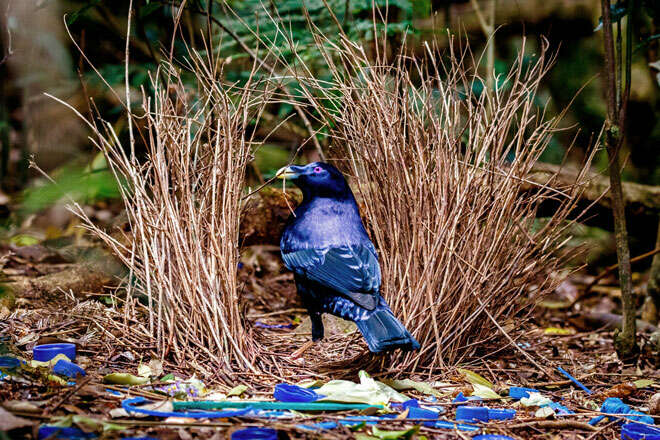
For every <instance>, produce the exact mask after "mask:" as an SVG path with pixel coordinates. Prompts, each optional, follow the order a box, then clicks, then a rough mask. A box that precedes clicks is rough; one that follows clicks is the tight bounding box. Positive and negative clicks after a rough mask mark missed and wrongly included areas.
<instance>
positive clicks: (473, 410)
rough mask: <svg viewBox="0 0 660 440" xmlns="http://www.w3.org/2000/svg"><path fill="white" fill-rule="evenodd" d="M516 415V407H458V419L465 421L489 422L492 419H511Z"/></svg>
mask: <svg viewBox="0 0 660 440" xmlns="http://www.w3.org/2000/svg"><path fill="white" fill-rule="evenodd" d="M515 416H516V410H515V409H491V408H488V407H486V406H465V405H463V406H459V407H458V408H456V420H460V421H464V422H489V421H490V420H509V419H513V418H514V417H515Z"/></svg>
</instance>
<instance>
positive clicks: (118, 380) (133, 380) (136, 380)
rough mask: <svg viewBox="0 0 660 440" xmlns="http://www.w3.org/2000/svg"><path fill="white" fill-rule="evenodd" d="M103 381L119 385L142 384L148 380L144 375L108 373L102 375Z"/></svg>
mask: <svg viewBox="0 0 660 440" xmlns="http://www.w3.org/2000/svg"><path fill="white" fill-rule="evenodd" d="M103 382H105V383H114V384H119V385H144V384H145V383H147V382H149V379H148V378H146V377H137V376H134V375H132V374H130V373H110V374H106V375H105V376H103Z"/></svg>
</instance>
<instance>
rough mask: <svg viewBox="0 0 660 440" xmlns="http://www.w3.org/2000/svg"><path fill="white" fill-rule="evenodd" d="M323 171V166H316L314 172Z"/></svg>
mask: <svg viewBox="0 0 660 440" xmlns="http://www.w3.org/2000/svg"><path fill="white" fill-rule="evenodd" d="M321 171H323V168H321V167H314V172H315V173H320V172H321Z"/></svg>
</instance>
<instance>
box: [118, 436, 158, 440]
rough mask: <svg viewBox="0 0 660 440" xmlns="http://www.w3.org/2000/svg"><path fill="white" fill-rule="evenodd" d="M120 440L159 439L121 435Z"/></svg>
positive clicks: (155, 439)
mask: <svg viewBox="0 0 660 440" xmlns="http://www.w3.org/2000/svg"><path fill="white" fill-rule="evenodd" d="M122 440H159V439H157V438H156V437H122Z"/></svg>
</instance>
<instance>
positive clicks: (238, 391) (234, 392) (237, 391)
mask: <svg viewBox="0 0 660 440" xmlns="http://www.w3.org/2000/svg"><path fill="white" fill-rule="evenodd" d="M247 389H248V387H247V385H236V386H235V387H234V388H232V389H231V390H229V392H228V393H227V397H230V396H240V395H241V394H243V393H244V392H245V391H246V390H247Z"/></svg>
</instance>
